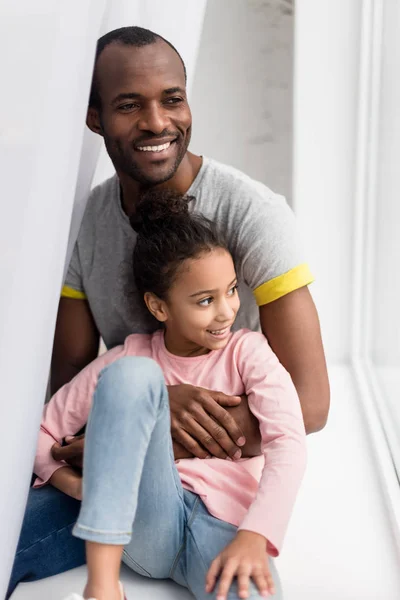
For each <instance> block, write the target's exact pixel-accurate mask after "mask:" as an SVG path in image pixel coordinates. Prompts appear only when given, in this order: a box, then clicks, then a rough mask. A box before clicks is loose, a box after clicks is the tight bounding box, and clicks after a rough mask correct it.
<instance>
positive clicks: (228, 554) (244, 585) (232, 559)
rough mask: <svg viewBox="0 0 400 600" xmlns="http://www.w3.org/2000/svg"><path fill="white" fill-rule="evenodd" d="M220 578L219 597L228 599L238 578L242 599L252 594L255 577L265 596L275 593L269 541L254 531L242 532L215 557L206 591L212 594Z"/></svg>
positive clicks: (261, 592)
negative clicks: (252, 583)
mask: <svg viewBox="0 0 400 600" xmlns="http://www.w3.org/2000/svg"><path fill="white" fill-rule="evenodd" d="M218 577H219V584H218V591H217V594H216V598H217V600H225V599H226V598H227V596H228V593H229V589H230V587H231V585H232V581H233V579H234V578H236V579H237V586H238V595H239V598H248V597H249V583H250V579H252V580H253V581H254V583H255V585H256V586H257V589H258V591H259V592H260V595H261V596H269V595H270V594H274V593H275V589H274V582H273V579H272V576H271V572H270V570H269V564H268V555H267V540H266V539H265V537H263V536H262V535H259V534H258V533H253V532H252V531H244V530H242V531H239V532H238V533H237V535H236V537H235V538H234V539H233V540H232V542H231V543H230V544H229V545H228V546H226V548H225V549H224V550H222V552H221V553H220V554H218V556H217V557H216V558H215V559H214V560H213V562H212V563H211V566H210V568H209V571H208V573H207V577H206V592H207V593H208V594H210V593H211V592H212V591H213V590H214V588H215V585H216V583H217V578H218Z"/></svg>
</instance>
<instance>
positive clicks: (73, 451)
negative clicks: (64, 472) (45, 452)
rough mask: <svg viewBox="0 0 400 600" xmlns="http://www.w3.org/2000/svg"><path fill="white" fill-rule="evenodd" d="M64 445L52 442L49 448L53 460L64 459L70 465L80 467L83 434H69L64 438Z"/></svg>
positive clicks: (83, 441)
mask: <svg viewBox="0 0 400 600" xmlns="http://www.w3.org/2000/svg"><path fill="white" fill-rule="evenodd" d="M65 444H66V445H65V446H61V445H60V444H57V443H56V444H54V445H53V447H52V449H51V455H52V457H53V458H54V460H57V461H61V460H63V461H65V462H66V463H68V464H69V465H71V467H75V468H78V469H82V467H83V448H84V445H85V436H84V435H78V436H75V437H74V436H70V437H66V438H65Z"/></svg>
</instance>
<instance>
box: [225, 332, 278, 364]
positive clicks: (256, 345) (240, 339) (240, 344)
mask: <svg viewBox="0 0 400 600" xmlns="http://www.w3.org/2000/svg"><path fill="white" fill-rule="evenodd" d="M228 346H229V348H227V350H228V352H230V353H231V355H232V356H233V358H234V360H235V362H236V364H237V365H238V366H240V365H241V364H243V363H245V364H247V365H249V364H253V365H254V364H258V363H260V362H261V363H265V361H266V360H267V359H271V358H273V359H275V358H276V357H275V354H274V352H273V350H272V348H271V346H270V345H269V343H268V340H267V338H266V337H265V336H264V334H262V333H260V332H258V331H252V330H251V329H245V328H243V329H239V331H236V332H235V333H234V334H233V335H232V337H231V339H230V340H229V344H228Z"/></svg>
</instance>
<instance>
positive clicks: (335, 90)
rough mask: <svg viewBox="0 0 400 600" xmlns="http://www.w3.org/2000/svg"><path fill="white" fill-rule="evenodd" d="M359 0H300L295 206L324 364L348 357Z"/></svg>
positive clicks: (296, 44)
mask: <svg viewBox="0 0 400 600" xmlns="http://www.w3.org/2000/svg"><path fill="white" fill-rule="evenodd" d="M361 6H362V2H361V0H352V1H351V2H349V1H348V0H335V2H331V1H330V0H298V2H297V12H296V19H295V31H296V36H295V110H294V122H295V129H294V174H293V189H294V209H295V211H296V214H297V218H298V222H299V226H300V228H301V231H302V233H303V239H304V243H305V246H306V250H307V254H308V255H309V256H310V263H311V265H312V268H313V271H314V273H315V276H316V278H317V281H316V282H315V283H314V284H313V286H312V291H313V295H314V297H315V299H316V302H317V305H318V308H319V313H320V317H321V322H322V330H323V336H324V342H325V347H326V351H327V356H328V359H329V360H330V362H343V361H348V360H349V346H350V333H349V332H350V327H351V309H350V306H351V299H352V292H353V289H352V283H353V209H354V188H355V168H354V167H355V151H356V148H355V140H356V126H357V100H358V98H357V96H358V70H359V41H360V40H359V36H360V18H361Z"/></svg>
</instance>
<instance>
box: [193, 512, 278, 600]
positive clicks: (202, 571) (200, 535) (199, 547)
mask: <svg viewBox="0 0 400 600" xmlns="http://www.w3.org/2000/svg"><path fill="white" fill-rule="evenodd" d="M236 531H237V528H236V527H234V526H233V525H230V524H229V523H225V522H224V521H220V520H219V519H216V518H215V517H213V516H211V515H210V513H209V512H208V510H207V508H206V507H205V506H204V504H203V502H199V504H198V508H197V511H196V514H195V515H194V518H193V519H192V521H191V523H190V524H189V525H188V528H187V535H186V537H187V542H186V548H185V559H186V578H187V581H188V585H189V589H190V590H191V591H192V593H193V594H194V596H195V598H196V600H211V599H214V598H216V590H217V588H215V590H214V592H213V593H212V594H207V593H206V592H205V581H206V574H207V571H208V569H209V567H210V565H211V562H212V561H213V560H214V558H215V557H216V556H217V555H218V554H219V553H220V552H221V551H222V550H223V549H224V548H225V546H227V545H228V544H229V543H230V542H231V541H232V540H233V538H234V537H235V535H236ZM270 569H271V574H272V577H273V580H274V584H275V588H276V593H275V594H274V595H273V596H268V598H271V599H272V598H273V599H274V600H282V599H283V596H282V588H281V584H280V581H279V577H278V573H277V571H276V568H275V565H274V562H273V561H272V560H270ZM238 598H239V596H238V592H237V586H236V582H234V583H233V584H232V586H231V589H230V591H229V594H228V600H238ZM248 598H251V599H254V600H255V599H260V600H261V599H262V598H263V597H262V596H261V595H260V594H259V592H258V590H257V588H256V586H255V585H254V583H253V582H251V583H250V586H249V596H248ZM263 600H265V599H263Z"/></svg>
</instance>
